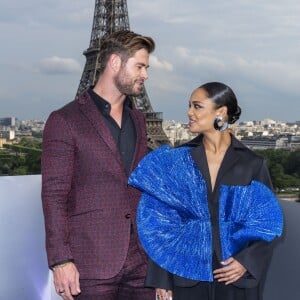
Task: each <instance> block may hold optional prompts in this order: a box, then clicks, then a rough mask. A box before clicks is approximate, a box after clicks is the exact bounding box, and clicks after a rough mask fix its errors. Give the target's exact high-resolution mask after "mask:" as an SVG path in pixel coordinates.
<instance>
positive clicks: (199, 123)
mask: <svg viewBox="0 0 300 300" xmlns="http://www.w3.org/2000/svg"><path fill="white" fill-rule="evenodd" d="M215 106H216V105H215V103H214V102H213V101H212V100H211V99H209V98H208V96H207V94H206V92H205V90H204V89H201V88H198V89H196V90H195V91H194V92H193V93H192V95H191V98H190V101H189V110H188V117H189V129H190V131H191V132H192V133H206V132H209V131H214V132H215V129H214V125H213V124H214V120H215V118H216V117H217V116H218V111H217V110H216V108H215Z"/></svg>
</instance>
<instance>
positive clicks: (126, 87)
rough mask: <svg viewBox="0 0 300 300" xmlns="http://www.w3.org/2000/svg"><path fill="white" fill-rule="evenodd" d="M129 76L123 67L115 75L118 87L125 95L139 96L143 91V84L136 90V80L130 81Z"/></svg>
mask: <svg viewBox="0 0 300 300" xmlns="http://www.w3.org/2000/svg"><path fill="white" fill-rule="evenodd" d="M128 78H130V76H129V75H128V74H127V73H126V71H125V70H124V69H122V70H121V71H120V72H119V74H118V75H117V76H116V77H115V80H114V81H115V85H116V87H117V88H118V90H119V92H120V93H121V94H124V95H128V96H134V97H137V96H139V95H140V94H141V93H142V90H143V85H142V86H140V88H139V89H138V90H137V91H135V90H134V85H135V82H134V81H133V82H132V81H131V82H129V80H128Z"/></svg>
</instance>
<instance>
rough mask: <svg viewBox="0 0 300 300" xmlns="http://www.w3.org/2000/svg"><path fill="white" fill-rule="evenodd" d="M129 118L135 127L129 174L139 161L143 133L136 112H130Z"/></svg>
mask: <svg viewBox="0 0 300 300" xmlns="http://www.w3.org/2000/svg"><path fill="white" fill-rule="evenodd" d="M130 116H131V119H132V120H133V124H134V127H135V131H136V143H135V150H134V155H133V158H132V163H131V168H130V172H131V171H132V169H133V168H134V166H136V165H137V163H138V161H139V159H140V147H141V145H140V142H139V141H142V136H143V134H145V133H143V132H142V129H143V128H144V127H143V126H142V124H141V119H140V116H139V114H138V113H137V111H136V110H135V109H132V110H130Z"/></svg>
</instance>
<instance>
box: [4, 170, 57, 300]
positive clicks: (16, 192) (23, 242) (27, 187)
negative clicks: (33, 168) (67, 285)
mask: <svg viewBox="0 0 300 300" xmlns="http://www.w3.org/2000/svg"><path fill="white" fill-rule="evenodd" d="M40 194H41V176H40V175H34V176H5V177H0V205H1V209H0V239H1V247H0V272H1V273H0V299H9V300H20V299H22V300H50V299H51V300H53V299H61V298H60V297H58V296H57V295H56V293H55V291H54V289H53V284H52V275H51V271H49V269H48V266H47V259H46V254H45V234H44V222H43V213H42V206H41V197H40Z"/></svg>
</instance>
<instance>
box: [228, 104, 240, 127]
mask: <svg viewBox="0 0 300 300" xmlns="http://www.w3.org/2000/svg"><path fill="white" fill-rule="evenodd" d="M241 113H242V110H241V108H240V107H239V106H237V108H236V111H235V113H234V114H233V115H232V116H230V119H229V124H233V123H235V122H236V121H237V120H238V119H239V118H240V115H241Z"/></svg>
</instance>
